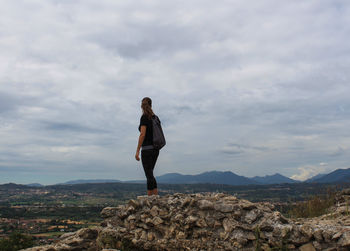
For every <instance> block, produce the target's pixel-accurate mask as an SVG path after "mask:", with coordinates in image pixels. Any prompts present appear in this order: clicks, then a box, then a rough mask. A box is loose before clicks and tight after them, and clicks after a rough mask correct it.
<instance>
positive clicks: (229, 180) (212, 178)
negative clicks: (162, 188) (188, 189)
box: [157, 171, 259, 185]
mask: <svg viewBox="0 0 350 251" xmlns="http://www.w3.org/2000/svg"><path fill="white" fill-rule="evenodd" d="M157 182H158V183H168V184H198V183H210V184H223V185H252V184H259V183H258V182H256V181H254V180H251V179H249V178H247V177H244V176H239V175H237V174H234V173H232V172H220V171H211V172H204V173H201V174H197V175H183V174H179V173H168V174H165V175H162V176H159V177H157Z"/></svg>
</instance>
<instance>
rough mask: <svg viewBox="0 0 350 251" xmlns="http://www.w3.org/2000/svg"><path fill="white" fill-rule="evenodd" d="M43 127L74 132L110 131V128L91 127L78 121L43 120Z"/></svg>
mask: <svg viewBox="0 0 350 251" xmlns="http://www.w3.org/2000/svg"><path fill="white" fill-rule="evenodd" d="M42 124H43V127H44V128H45V129H46V130H52V131H62V132H74V133H77V132H78V133H93V134H96V133H97V134H105V133H110V132H109V131H108V130H104V129H99V128H91V127H88V126H85V125H81V124H76V123H60V122H49V121H47V122H42Z"/></svg>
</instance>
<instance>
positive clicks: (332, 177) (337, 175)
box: [313, 168, 350, 183]
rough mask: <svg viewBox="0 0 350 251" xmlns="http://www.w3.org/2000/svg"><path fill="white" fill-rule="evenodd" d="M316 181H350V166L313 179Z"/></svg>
mask: <svg viewBox="0 0 350 251" xmlns="http://www.w3.org/2000/svg"><path fill="white" fill-rule="evenodd" d="M313 182H315V183H336V182H339V183H341V182H350V168H348V169H337V170H335V171H333V172H331V173H329V174H326V175H324V176H323V177H321V178H318V179H315V180H313Z"/></svg>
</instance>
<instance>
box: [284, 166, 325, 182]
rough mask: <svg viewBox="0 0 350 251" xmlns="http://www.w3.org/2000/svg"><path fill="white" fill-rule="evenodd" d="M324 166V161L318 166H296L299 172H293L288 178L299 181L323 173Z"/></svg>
mask: <svg viewBox="0 0 350 251" xmlns="http://www.w3.org/2000/svg"><path fill="white" fill-rule="evenodd" d="M325 166H327V164H326V163H320V164H319V165H318V166H312V165H306V166H301V167H298V171H299V174H294V175H292V176H291V177H290V178H291V179H294V180H301V181H304V180H307V179H309V178H312V177H313V176H315V175H317V174H321V173H323V172H324V171H325V170H326V168H325Z"/></svg>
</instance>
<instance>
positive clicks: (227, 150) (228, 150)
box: [220, 143, 273, 155]
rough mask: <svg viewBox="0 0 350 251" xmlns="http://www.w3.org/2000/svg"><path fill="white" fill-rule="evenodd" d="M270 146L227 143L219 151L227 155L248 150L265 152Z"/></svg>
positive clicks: (247, 151)
mask: <svg viewBox="0 0 350 251" xmlns="http://www.w3.org/2000/svg"><path fill="white" fill-rule="evenodd" d="M271 150H273V149H271V147H267V146H253V145H244V144H236V143H229V144H227V146H225V147H224V148H223V149H221V150H220V152H221V153H224V154H229V155H241V154H243V153H249V152H252V151H253V152H267V151H271Z"/></svg>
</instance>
